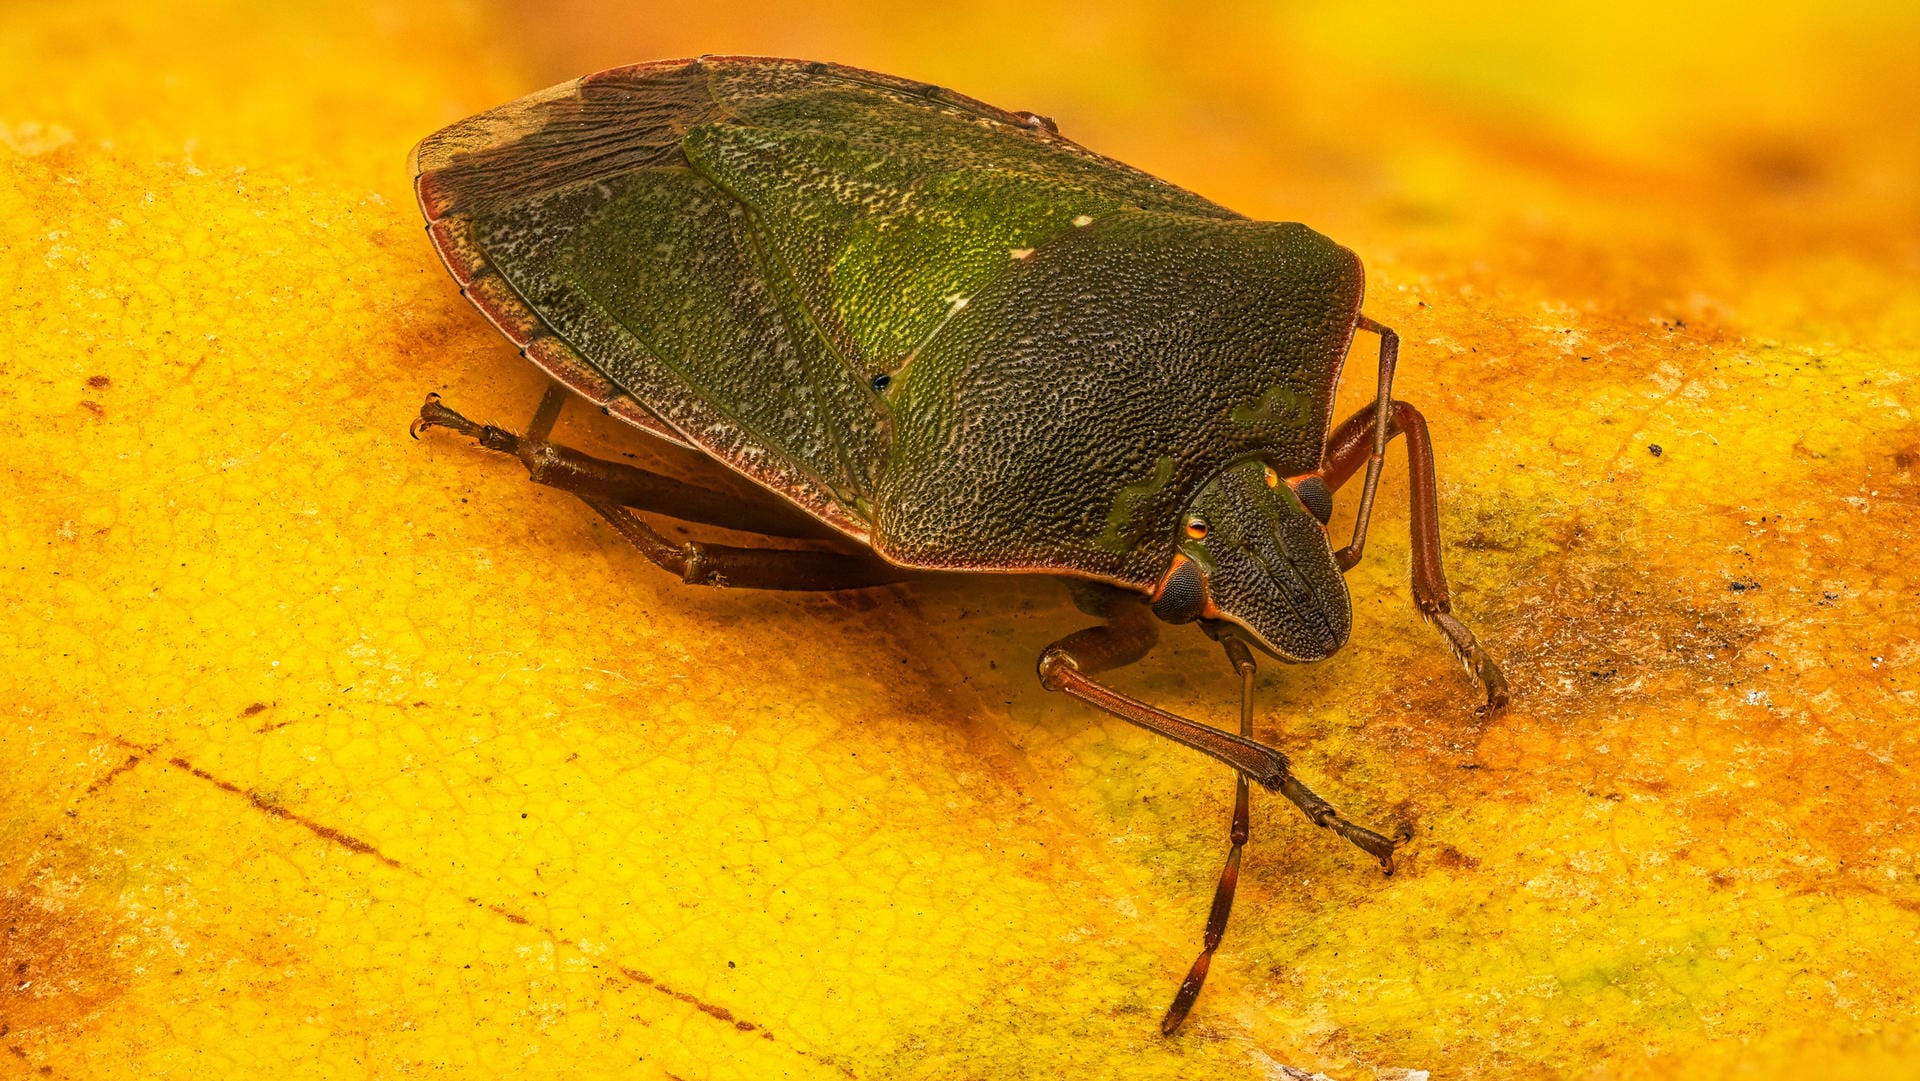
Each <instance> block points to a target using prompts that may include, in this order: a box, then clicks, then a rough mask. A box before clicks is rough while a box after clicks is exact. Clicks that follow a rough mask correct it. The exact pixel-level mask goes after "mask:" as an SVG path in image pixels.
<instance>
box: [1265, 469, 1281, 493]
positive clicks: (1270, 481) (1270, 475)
mask: <svg viewBox="0 0 1920 1081" xmlns="http://www.w3.org/2000/svg"><path fill="white" fill-rule="evenodd" d="M1266 468H1267V487H1269V488H1278V487H1280V474H1278V473H1276V472H1274V470H1273V467H1272V466H1267V467H1266Z"/></svg>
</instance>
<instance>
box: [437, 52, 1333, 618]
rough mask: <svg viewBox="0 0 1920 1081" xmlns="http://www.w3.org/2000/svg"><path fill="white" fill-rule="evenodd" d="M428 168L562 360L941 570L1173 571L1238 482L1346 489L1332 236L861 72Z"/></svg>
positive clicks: (652, 98)
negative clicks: (1234, 475) (1294, 463)
mask: <svg viewBox="0 0 1920 1081" xmlns="http://www.w3.org/2000/svg"><path fill="white" fill-rule="evenodd" d="M414 170H415V176H416V181H415V183H416V188H417V191H418V193H419V196H420V201H421V206H422V208H423V209H424V211H425V213H426V216H427V220H428V224H429V229H430V231H431V232H432V235H433V237H434V240H435V243H436V244H437V245H438V247H439V248H440V251H441V253H442V256H443V257H444V258H445V260H446V262H447V265H448V267H449V269H451V270H452V271H453V273H454V276H455V277H456V278H457V279H459V281H460V282H461V284H462V286H463V288H464V291H465V292H466V293H467V295H468V297H469V298H470V299H472V300H473V301H474V303H475V304H476V305H478V306H479V307H480V308H481V310H482V311H484V312H486V313H487V315H488V316H489V317H490V318H492V319H493V320H494V321H495V322H496V323H497V324H498V325H499V326H500V327H501V329H502V330H504V331H505V332H506V333H507V334H508V335H509V336H510V337H512V338H513V339H514V340H515V341H516V342H518V343H519V344H520V345H521V346H522V348H523V351H525V352H526V354H527V355H528V356H529V357H530V358H532V359H534V360H535V361H536V362H538V363H539V364H541V365H542V366H543V367H544V368H546V369H547V370H548V371H549V372H550V373H552V374H553V375H554V376H555V377H556V378H559V379H560V380H561V381H563V382H565V383H566V384H567V385H569V386H571V387H572V388H574V389H575V390H577V391H579V392H580V393H582V394H584V395H586V396H587V397H589V398H590V399H592V400H593V401H596V402H598V403H600V404H602V405H603V406H605V407H607V408H608V409H609V410H610V411H612V412H614V413H616V414H617V415H620V416H623V417H625V418H626V419H628V420H631V421H633V422H634V423H636V424H639V425H641V426H642V427H646V428H649V429H651V430H653V431H655V432H656V433H658V434H661V435H662V436H665V437H667V438H671V439H674V440H676V441H679V442H683V443H686V444H688V445H691V446H695V447H698V448H700V449H702V450H704V451H706V452H707V453H709V454H711V455H713V456H714V457H716V458H718V459H720V460H721V461H723V462H726V463H727V464H729V465H731V466H733V467H734V468H736V469H738V470H739V471H741V472H742V473H744V474H746V475H747V476H749V477H752V478H753V479H755V480H757V481H759V482H760V483H762V484H764V485H766V486H767V487H769V488H771V489H773V490H775V491H777V492H779V493H781V494H782V495H785V496H786V497H787V498H789V499H791V500H793V501H794V502H796V503H797V504H799V505H800V506H801V507H803V508H804V509H806V510H808V511H810V512H811V513H813V514H815V515H816V516H818V517H820V518H821V519H822V520H824V521H826V522H828V523H829V524H831V525H834V526H836V527H837V528H839V529H841V530H842V531H844V532H846V533H848V534H850V535H852V536H855V537H858V538H861V539H864V540H869V541H871V542H872V543H873V544H874V545H875V547H876V549H877V550H879V551H880V552H881V553H882V554H883V555H885V556H887V557H888V558H890V559H894V560H896V561H898V562H901V563H905V564H908V565H914V566H935V567H939V566H951V567H964V568H967V569H978V570H985V569H1032V570H1075V571H1079V572H1082V573H1089V574H1094V575H1097V576H1101V577H1107V578H1110V579H1113V580H1116V581H1126V582H1130V583H1134V584H1138V583H1139V580H1140V579H1141V577H1142V576H1143V575H1148V576H1151V575H1152V574H1157V569H1154V570H1152V571H1148V570H1144V569H1142V568H1145V567H1147V566H1148V565H1149V564H1150V563H1151V562H1152V560H1153V559H1154V558H1155V553H1156V552H1157V551H1158V549H1159V548H1160V545H1159V544H1158V543H1157V541H1156V540H1155V539H1154V538H1153V537H1152V536H1151V535H1152V534H1153V533H1154V529H1153V527H1154V526H1155V525H1156V524H1163V522H1164V521H1170V520H1171V519H1170V517H1169V516H1170V515H1177V514H1178V513H1179V512H1180V508H1179V506H1175V505H1174V504H1176V503H1181V502H1182V501H1183V499H1184V496H1185V494H1188V493H1190V492H1191V490H1192V489H1193V488H1195V487H1196V486H1197V485H1198V484H1199V483H1200V482H1203V481H1204V480H1205V479H1206V476H1207V475H1210V474H1211V472H1212V470H1213V469H1215V468H1217V467H1218V466H1219V465H1220V464H1224V462H1225V461H1228V460H1231V459H1233V458H1235V457H1244V456H1245V455H1246V454H1248V453H1253V452H1264V453H1270V454H1278V455H1279V456H1283V457H1284V456H1285V453H1281V452H1282V451H1283V450H1284V451H1286V452H1290V453H1291V454H1292V457H1294V458H1297V459H1300V460H1301V461H1304V460H1305V458H1304V456H1306V455H1309V454H1310V455H1311V456H1312V457H1313V458H1314V459H1315V460H1314V461H1313V462H1311V463H1310V464H1307V465H1305V466H1304V468H1302V469H1301V470H1299V471H1302V472H1304V471H1306V469H1311V468H1314V467H1317V465H1318V461H1317V456H1318V453H1319V446H1320V443H1321V442H1322V441H1323V440H1324V437H1325V434H1326V430H1327V421H1328V419H1329V418H1328V409H1329V408H1330V398H1331V394H1332V385H1333V380H1334V377H1335V376H1336V375H1337V372H1338V367H1339V361H1340V358H1341V357H1343V356H1344V354H1345V350H1346V345H1347V341H1348V339H1349V338H1350V336H1351V334H1352V329H1353V323H1354V319H1355V318H1357V314H1358V307H1359V289H1360V277H1359V269H1358V262H1357V261H1356V260H1354V259H1353V258H1352V255H1351V253H1348V252H1346V251H1345V249H1342V248H1339V247H1337V246H1336V245H1333V244H1332V243H1331V242H1329V241H1326V240H1325V239H1324V238H1321V237H1319V236H1318V235H1317V234H1313V233H1311V232H1310V231H1308V230H1306V229H1304V228H1303V227H1300V226H1272V225H1264V224H1261V223H1252V222H1246V221H1245V220H1244V219H1241V218H1239V217H1238V216H1237V215H1234V214H1233V213H1231V212H1230V211H1227V210H1224V209H1222V208H1220V207H1218V206H1215V205H1214V204H1212V203H1209V202H1207V201H1206V200H1204V199H1201V198H1200V197H1198V196H1196V195H1193V194H1191V193H1189V192H1186V191H1183V190H1181V189H1179V188H1176V187H1174V186H1172V185H1170V184H1167V183H1165V182H1163V181H1160V180H1156V179H1154V178H1153V177H1150V176H1147V175H1146V174H1144V173H1141V172H1139V171H1137V170H1134V169H1132V168H1130V167H1128V166H1125V165H1123V164H1121V163H1118V162H1114V161H1111V160H1109V159H1106V158H1103V157H1100V156H1099V155H1097V154H1094V153H1092V152H1090V151H1087V150H1085V149H1084V148H1082V147H1080V146H1078V145H1077V144H1075V143H1073V142H1071V141H1070V140H1067V139H1065V138H1063V137H1061V136H1059V135H1058V134H1057V133H1055V132H1054V131H1052V130H1051V126H1050V125H1048V124H1046V123H1045V122H1042V121H1039V120H1038V119H1037V118H1034V117H1032V116H1030V115H1027V114H1016V113H1008V112H1003V111H1001V110H998V109H994V108H992V107H990V106H987V105H983V104H981V103H979V102H976V101H973V100H971V99H968V98H964V97H961V96H959V95H956V94H953V93H951V92H948V91H944V90H940V89H938V88H935V87H930V86H926V85H923V84H917V83H912V82H908V81H906V80H901V79H895V78H892V77H889V76H884V75H878V74H875V73H871V72H865V71H860V70H858V69H853V68H845V67H839V66H835V65H829V64H818V63H807V62H802V61H791V60H766V59H757V58H742V57H717V58H703V59H701V60H695V61H669V62H662V63H655V64H644V65H638V66H635V67H629V68H618V69H614V70H611V71H606V72H601V73H599V74H597V75H590V76H587V77H585V78H582V79H579V80H576V81H574V82H571V83H567V84H564V85H562V86H559V87H555V88H552V89H550V90H547V91H544V92H542V93H540V94H536V95H533V96H531V97H528V98H523V99H521V100H519V101H516V102H513V103H510V104H508V105H504V106H501V107H500V108H498V109H494V110H491V111H489V112H487V113H483V114H481V115H479V116H476V117H473V118H471V119H468V120H465V121H462V122H461V123H458V124H455V125H453V126H451V127H449V128H446V129H444V130H442V131H440V132H438V133H436V134H434V135H433V136H430V137H429V138H428V139H426V140H425V141H423V142H422V143H421V144H420V146H419V147H418V148H417V149H416V151H415V158H414ZM1276 230H1280V231H1282V232H1276ZM1283 241H1284V242H1283ZM1142 244H1145V245H1148V246H1149V247H1150V248H1151V249H1152V250H1135V248H1137V246H1138V245H1142ZM1129 245H1132V246H1135V247H1134V248H1129ZM1302 316H1304V317H1305V318H1306V319H1307V325H1304V326H1303V325H1301V324H1298V323H1297V322H1296V323H1289V322H1288V320H1298V319H1299V318H1301V317H1302ZM1174 354H1178V355H1177V356H1176V355H1174ZM1129 358H1132V362H1131V363H1130V362H1129ZM1329 358H1330V359H1329ZM877 377H883V378H877ZM1034 410H1043V412H1039V413H1036V412H1034ZM1143 416H1145V418H1146V422H1145V423H1144V425H1143V424H1142V417H1143ZM1236 416H1237V417H1239V418H1240V419H1239V420H1238V421H1236V420H1235V419H1234V418H1235V417H1236ZM1303 425H1304V427H1305V428H1307V429H1310V431H1308V432H1307V433H1306V434H1305V435H1304V436H1303V435H1302V433H1301V431H1300V429H1301V428H1302V426H1303ZM1182 426H1184V427H1182ZM1283 443H1298V444H1300V445H1301V446H1299V447H1287V448H1282V446H1281V444H1283ZM1306 444H1311V448H1310V450H1309V449H1305V447H1306ZM1089 451H1091V452H1092V453H1091V454H1089V453H1088V452H1089ZM1074 455H1079V457H1074ZM1198 470H1205V472H1204V473H1197V474H1196V471H1198ZM1162 474H1164V475H1162ZM957 501H958V502H957ZM962 508H964V509H962ZM1169 508H1171V509H1169ZM1168 550H1169V551H1170V549H1168Z"/></svg>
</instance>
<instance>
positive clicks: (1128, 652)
mask: <svg viewBox="0 0 1920 1081" xmlns="http://www.w3.org/2000/svg"><path fill="white" fill-rule="evenodd" d="M1102 607H1103V608H1104V611H1102V612H1099V613H1096V614H1101V615H1104V616H1105V617H1106V620H1107V622H1106V624H1105V625H1103V626H1099V627H1088V628H1086V629H1085V630H1080V631H1075V632H1074V633H1072V634H1070V635H1067V636H1066V637H1065V638H1062V639H1060V640H1059V641H1058V642H1055V643H1054V644H1052V645H1050V646H1048V647H1047V648H1046V649H1044V650H1042V651H1041V652H1040V683H1041V685H1043V686H1045V687H1046V688H1047V689H1048V690H1050V691H1064V692H1066V693H1067V694H1068V695H1071V696H1072V697H1074V698H1078V699H1079V700H1081V701H1082V702H1085V703H1087V704H1088V705H1091V706H1095V707H1097V708H1099V709H1102V710H1105V711H1106V712H1108V713H1111V714H1113V715H1114V716H1115V717H1118V718H1120V719H1121V720H1123V721H1129V722H1131V723H1133V724H1137V725H1139V726H1140V727H1142V728H1145V729H1147V730H1148V731H1150V732H1158V733H1159V734H1160V735H1163V736H1165V737H1167V738H1168V739H1170V740H1173V741H1174V742H1175V743H1178V744H1181V745H1183V746H1186V747H1191V748H1193V749H1194V750H1196V751H1199V752H1200V753H1201V754H1205V755H1211V756H1212V757H1214V758H1217V759H1219V760H1220V761H1222V762H1225V763H1226V764H1227V765H1229V766H1232V767H1233V768H1234V769H1237V770H1239V771H1240V772H1241V773H1244V774H1246V775H1247V776H1248V777H1251V778H1253V779H1254V780H1256V781H1258V782H1260V784H1261V785H1263V786H1264V787H1266V788H1268V789H1272V790H1275V791H1278V790H1279V789H1280V786H1281V784H1282V783H1283V781H1284V780H1286V779H1287V778H1289V777H1290V776H1291V774H1289V773H1288V772H1287V757H1286V756H1285V755H1283V754H1281V753H1280V752H1279V751H1276V750H1274V749H1273V748H1271V747H1267V746H1264V745H1262V744H1259V743H1255V742H1254V741H1253V740H1251V739H1246V738H1243V737H1240V736H1235V735H1232V734H1230V733H1227V732H1222V731H1220V730H1219V729H1218V728H1213V727H1211V726H1208V725H1204V724H1200V723H1199V722H1197V721H1190V720H1187V719H1186V718H1185V717H1180V716H1177V715H1175V714H1172V713H1168V712H1167V711H1166V710H1163V709H1158V708H1155V707H1153V706H1150V705H1147V704H1146V703H1145V702H1142V701H1140V700H1139V699H1137V698H1132V697H1130V696H1128V695H1124V694H1121V693H1120V692H1119V691H1116V690H1113V689H1112V688H1110V687H1107V686H1105V685H1103V684H1100V683H1096V682H1094V681H1093V680H1092V679H1090V678H1089V677H1090V676H1092V675H1093V673H1095V672H1102V671H1105V670H1107V669H1109V668H1119V667H1121V666H1123V665H1129V664H1132V663H1133V662H1135V661H1137V660H1139V659H1140V658H1142V657H1144V656H1146V655H1147V651H1148V650H1150V649H1152V648H1153V645H1154V643H1155V642H1156V641H1158V640H1159V631H1158V630H1157V629H1156V626H1157V622H1158V621H1157V619H1156V618H1155V616H1154V614H1153V612H1152V610H1151V609H1149V608H1148V607H1147V603H1146V600H1145V598H1143V597H1138V596H1135V595H1134V594H1130V593H1125V592H1123V591H1120V590H1111V591H1109V592H1108V593H1107V595H1106V599H1105V600H1104V602H1103V605H1102Z"/></svg>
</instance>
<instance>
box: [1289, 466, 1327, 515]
mask: <svg viewBox="0 0 1920 1081" xmlns="http://www.w3.org/2000/svg"><path fill="white" fill-rule="evenodd" d="M1293 494H1294V495H1297V496H1299V497H1300V503H1301V505H1302V506H1304V507H1306V508H1307V513H1309V514H1311V515H1313V516H1314V517H1315V518H1318V519H1320V524H1321V525H1326V524H1327V522H1328V521H1330V520H1331V519H1332V518H1333V493H1332V492H1331V491H1329V490H1328V489H1327V482H1326V481H1324V480H1321V479H1320V476H1319V474H1313V475H1311V476H1305V477H1301V478H1300V479H1299V480H1297V481H1295V482H1294V484H1293Z"/></svg>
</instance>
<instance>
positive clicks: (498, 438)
mask: <svg viewBox="0 0 1920 1081" xmlns="http://www.w3.org/2000/svg"><path fill="white" fill-rule="evenodd" d="M565 400H566V391H565V390H564V389H563V388H561V387H560V386H559V385H558V384H550V385H549V386H548V388H547V393H546V395H545V396H544V397H542V398H541V399H540V405H539V407H538V408H536V409H535V410H534V415H533V419H532V420H531V421H530V422H529V423H528V425H527V432H526V434H525V435H515V434H514V433H512V432H509V431H507V430H506V429H504V428H499V427H496V426H494V425H491V424H485V425H483V424H477V423H475V422H474V421H471V420H468V419H467V418H466V417H463V416H461V415H460V414H459V413H456V412H454V411H453V410H452V409H449V408H447V407H446V406H444V405H442V404H440V400H439V396H438V395H428V396H427V400H426V403H425V404H423V405H422V406H421V407H420V416H419V418H418V419H417V420H415V421H414V423H413V428H412V431H413V433H414V435H415V436H416V437H417V436H418V435H419V434H420V433H421V432H422V431H425V430H427V429H429V428H447V429H450V430H452V431H456V432H459V433H460V434H462V435H465V436H468V437H470V438H472V439H473V440H474V441H475V442H477V443H479V444H480V445H481V446H482V447H485V448H486V449H488V450H493V451H498V452H500V453H502V454H510V455H513V456H514V457H516V458H518V459H520V461H521V463H522V464H524V465H525V466H526V467H527V472H528V475H529V477H530V479H532V480H533V481H534V482H535V483H536V484H543V485H546V486H548V487H552V488H558V489H560V490H562V491H566V492H570V493H572V494H573V495H575V496H577V497H579V499H580V500H581V502H583V503H585V504H586V505H587V506H589V507H591V508H593V510H594V512H595V513H597V514H599V515H600V516H601V517H602V518H604V519H606V520H607V523H608V524H609V525H611V526H613V528H614V529H615V530H616V531H617V532H618V533H619V534H620V535H621V536H622V537H623V538H625V539H626V541H627V542H628V543H629V544H632V545H633V546H634V547H635V548H636V549H638V550H639V551H640V554H642V555H644V556H646V557H647V559H648V560H649V561H651V562H652V563H654V564H655V565H657V566H659V567H660V568H661V569H663V570H666V571H667V572H669V573H671V574H674V575H676V576H678V577H679V578H680V580H681V581H683V582H686V583H688V584H689V585H725V586H734V587H738V588H742V589H782V590H817V591H829V590H836V589H858V588H861V587H864V586H875V585H884V584H887V583H889V582H897V581H900V580H902V579H904V578H905V577H907V572H906V571H904V570H902V569H900V568H898V567H895V566H893V565H892V564H890V563H887V562H885V561H884V560H881V559H878V558H875V557H873V556H870V555H855V554H848V553H843V552H825V551H813V550H794V549H782V548H741V547H735V546H732V545H725V544H712V543H707V542H703V541H685V542H675V541H672V540H669V539H668V538H666V537H664V536H662V535H661V534H660V533H659V532H658V531H656V530H655V529H653V527H651V526H649V525H647V524H646V522H644V521H642V520H641V519H640V517H639V516H638V515H636V514H634V513H633V512H632V511H631V510H629V509H628V508H629V507H636V508H638V509H640V510H644V511H649V512H652V513H656V514H661V515H664V516H666V517H670V518H676V519H679V520H681V521H687V522H698V523H703V524H706V525H715V526H720V527H723V528H727V529H736V530H742V531H745V532H750V533H760V534H764V535H767V536H776V537H817V536H820V535H821V527H820V526H819V525H818V524H817V523H815V522H813V520H812V519H810V518H807V517H806V516H805V515H804V514H801V513H800V512H799V511H794V510H788V509H787V508H784V507H780V506H776V505H770V504H769V505H763V504H761V503H758V502H753V501H748V500H744V499H738V498H735V497H733V496H729V495H727V494H725V493H722V492H716V491H714V490H712V489H709V488H703V487H700V486H699V485H695V484H688V483H686V482H684V481H679V480H675V479H674V478H672V477H666V476H662V475H660V474H658V473H652V472H649V471H647V470H644V469H640V468H637V467H635V466H630V465H625V464H623V463H620V462H609V461H606V460H605V459H601V458H594V457H591V456H589V455H586V454H582V453H581V452H579V451H577V450H574V449H572V448H570V447H565V446H561V445H559V444H556V443H551V442H548V440H547V436H548V435H549V434H550V433H551V432H552V430H553V424H554V421H555V420H556V419H557V418H558V417H559V413H560V407H561V405H562V404H564V402H565Z"/></svg>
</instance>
